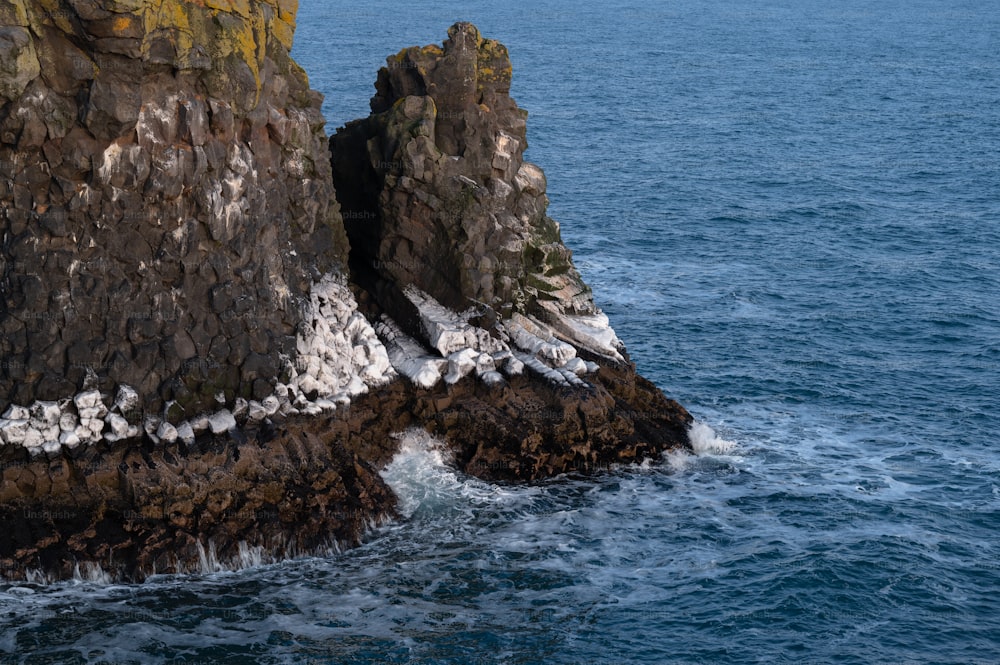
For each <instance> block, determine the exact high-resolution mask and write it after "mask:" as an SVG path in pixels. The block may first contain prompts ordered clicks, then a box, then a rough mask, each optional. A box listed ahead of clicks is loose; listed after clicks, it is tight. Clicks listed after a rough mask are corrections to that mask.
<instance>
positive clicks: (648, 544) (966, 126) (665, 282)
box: [0, 0, 1000, 665]
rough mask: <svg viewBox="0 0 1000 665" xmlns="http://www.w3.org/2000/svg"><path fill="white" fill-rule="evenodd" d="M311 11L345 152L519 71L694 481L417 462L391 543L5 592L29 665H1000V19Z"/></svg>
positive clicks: (612, 305) (437, 455)
mask: <svg viewBox="0 0 1000 665" xmlns="http://www.w3.org/2000/svg"><path fill="white" fill-rule="evenodd" d="M510 5H514V3H496V2H480V1H475V0H473V1H466V2H461V3H459V2H452V1H450V0H445V1H437V2H427V1H424V0H410V1H408V2H406V3H400V2H386V1H384V0H374V1H372V2H368V3H364V4H363V5H362V4H360V3H348V2H342V1H340V0H336V1H330V0H301V3H300V12H299V29H298V33H297V37H296V47H295V56H296V57H297V58H298V60H299V62H300V63H301V64H302V65H303V66H304V67H305V68H306V70H307V71H308V72H309V73H310V76H311V80H312V84H313V86H314V87H315V88H317V89H319V90H321V91H322V92H324V93H325V94H326V95H327V98H326V106H325V112H326V114H327V117H328V118H329V119H330V129H331V130H332V129H333V128H334V127H335V126H336V125H338V124H342V123H343V122H345V121H347V120H350V119H352V118H355V117H360V116H362V115H364V114H366V113H367V100H368V98H369V96H370V94H371V92H372V82H373V81H374V74H375V71H376V69H377V68H378V66H379V65H380V64H381V63H382V62H383V61H384V57H385V56H386V55H389V54H390V53H394V52H396V51H397V50H399V49H400V48H402V47H404V46H408V45H412V44H428V43H439V42H440V41H441V40H442V39H443V38H444V36H445V31H446V29H447V27H448V26H449V25H450V24H451V23H452V22H454V21H456V20H472V21H474V22H475V23H476V24H477V25H478V26H479V27H480V29H481V30H482V31H483V32H484V34H486V35H487V36H490V37H494V38H497V39H500V40H501V41H503V42H504V43H505V44H507V45H508V47H509V48H510V52H511V55H512V58H513V62H514V76H515V80H514V89H513V94H514V95H515V97H516V98H517V100H518V102H519V103H520V105H521V106H522V107H524V108H527V109H528V110H529V112H530V116H529V124H528V131H529V140H530V142H531V148H530V150H529V153H528V155H529V158H530V159H531V160H532V161H534V162H536V163H538V164H539V165H540V166H542V167H543V168H544V169H545V172H546V174H547V176H548V181H549V196H550V198H551V201H552V203H551V207H550V213H551V214H552V216H553V217H555V218H556V219H558V220H559V221H560V222H561V223H562V229H563V236H564V239H565V240H566V242H567V244H569V246H570V247H571V248H573V249H574V251H575V257H576V261H577V264H578V267H579V268H580V270H581V272H582V273H583V275H584V277H585V278H586V279H587V280H588V282H589V283H590V284H591V285H592V286H593V287H594V291H595V293H596V296H597V298H598V300H599V302H600V304H601V306H602V307H603V308H604V309H605V311H606V312H607V314H608V315H609V316H610V317H611V319H612V323H613V324H614V325H615V327H616V329H617V331H618V333H619V335H620V336H621V337H622V338H623V339H624V340H625V341H626V343H627V344H628V346H629V349H630V351H631V354H632V356H633V358H634V360H635V361H636V362H637V363H638V365H639V367H640V369H641V370H642V371H643V372H644V373H645V374H646V375H647V376H649V377H650V378H651V379H652V380H654V381H655V382H656V383H657V384H658V385H660V386H661V387H662V388H663V389H664V390H665V391H666V392H667V393H668V394H669V395H671V396H673V397H675V398H676V399H678V400H679V401H681V402H682V403H683V404H685V405H686V406H687V407H688V408H689V409H690V410H691V411H692V413H693V414H694V415H695V416H696V417H697V418H698V420H699V422H700V425H699V426H698V428H697V430H696V431H695V439H696V444H697V445H696V450H697V454H695V455H673V456H670V457H668V458H665V459H663V460H656V461H653V462H651V463H649V464H646V465H643V466H642V467H635V468H622V469H619V470H616V471H614V472H611V473H608V474H606V475H604V476H601V477H599V478H596V479H588V480H581V479H576V478H559V479H555V480H551V481H547V482H542V483H537V484H533V485H530V486H500V485H494V484H490V483H485V482H482V481H478V480H475V479H470V478H467V477H464V476H461V475H459V474H456V473H455V472H453V471H451V470H450V469H449V467H448V465H447V460H446V459H444V458H443V457H442V454H441V452H440V451H439V450H437V449H436V448H435V446H434V443H433V442H432V441H429V440H427V439H426V437H423V436H420V435H417V434H414V433H410V434H409V435H408V436H407V437H406V440H405V446H404V451H403V453H401V454H400V456H399V457H398V458H397V459H396V460H395V461H394V462H393V464H392V465H391V466H390V467H389V468H388V469H387V470H386V475H387V477H388V478H389V480H390V482H391V483H392V484H393V486H394V487H395V488H396V489H397V491H398V492H399V494H400V495H401V497H402V499H403V503H404V508H405V513H406V517H405V519H403V520H401V521H399V522H397V523H394V524H391V525H388V526H385V527H382V528H380V529H376V530H374V531H373V532H372V533H371V534H370V536H369V538H368V540H367V542H366V543H365V545H364V546H362V547H360V548H358V549H355V550H351V551H346V552H343V553H340V554H336V555H332V556H328V557H314V558H306V559H301V560H296V561H291V562H285V563H280V564H273V565H262V566H257V567H253V568H250V569H248V570H243V571H238V572H227V571H218V572H211V571H206V572H205V573H204V574H200V575H190V576H176V577H161V578H156V579H153V580H151V581H150V582H148V583H146V584H144V585H118V584H111V583H108V582H101V581H100V580H95V581H84V580H79V581H77V582H73V583H61V584H55V585H42V584H20V585H4V586H0V662H3V663H7V662H10V663H170V664H173V663H234V664H235V663H314V664H319V663H323V664H326V663H358V664H361V663H371V664H376V663H427V664H431V663H455V664H459V663H491V664H492V663H496V664H505V665H515V664H529V663H558V664H563V663H565V664H587V665H589V664H595V665H596V664H605V663H607V664H612V663H615V664H617V663H705V664H708V663H838V664H839V663H846V664H855V663H857V664H862V663H865V664H867V663H877V664H882V665H889V664H917V663H920V664H924V663H955V664H959V663H961V664H984V663H1000V450H998V444H997V432H998V431H1000V415H998V408H997V407H998V406H1000V2H997V1H996V0H978V1H977V2H971V1H967V0H953V1H947V0H937V1H930V0H907V1H905V2H904V1H903V0H884V1H883V2H878V3H875V2H868V1H862V0H844V1H842V2H837V3H829V2H819V1H818V0H763V1H753V0H675V1H673V2H669V3H666V2H664V3H654V2H639V1H638V0H603V1H602V2H595V1H593V0H576V1H574V2H568V1H567V0H536V1H535V2H532V3H530V4H527V3H524V4H518V5H517V6H510Z"/></svg>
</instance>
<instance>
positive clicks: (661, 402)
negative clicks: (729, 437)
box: [0, 362, 691, 581]
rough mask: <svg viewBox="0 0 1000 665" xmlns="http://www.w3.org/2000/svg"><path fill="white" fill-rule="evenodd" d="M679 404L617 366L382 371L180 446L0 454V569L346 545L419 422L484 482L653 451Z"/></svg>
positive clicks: (135, 443) (28, 576) (70, 570)
mask: <svg viewBox="0 0 1000 665" xmlns="http://www.w3.org/2000/svg"><path fill="white" fill-rule="evenodd" d="M690 423H691V417H690V415H689V414H688V413H687V412H686V411H685V410H684V408H683V407H681V406H680V405H678V404H677V403H676V402H673V401H671V400H668V399H666V398H665V397H663V395H662V393H661V392H660V391H659V390H658V389H657V388H656V387H655V386H653V385H652V384H650V383H649V382H647V381H646V380H645V379H643V378H642V377H640V376H638V375H637V374H636V373H635V370H634V367H632V366H631V365H630V364H628V363H613V364H612V363H607V362H604V364H601V367H600V370H599V371H598V372H597V373H596V374H595V375H594V376H592V377H591V385H590V386H589V387H587V388H577V387H565V386H557V385H553V384H552V383H551V382H549V381H547V380H545V379H544V378H541V377H537V376H531V375H525V376H522V377H517V378H516V379H514V380H512V381H510V382H509V383H507V384H504V385H502V386H490V385H487V384H485V383H484V382H482V381H478V380H476V379H475V378H473V377H468V378H466V379H464V380H462V381H460V382H458V383H456V384H454V385H447V384H444V383H442V384H439V385H438V386H436V387H434V388H432V389H422V388H419V387H416V386H414V385H413V384H411V383H408V382H404V381H396V382H393V383H392V384H390V385H388V386H385V387H384V388H382V389H379V390H377V391H373V392H371V393H369V394H367V395H364V396H362V397H360V398H359V399H357V400H356V401H355V402H354V403H352V404H351V405H350V406H349V407H346V408H345V409H343V410H342V411H340V412H337V413H333V414H329V415H326V416H292V417H290V418H289V419H287V420H285V421H284V422H280V423H277V424H272V423H270V422H268V423H266V424H265V425H264V426H261V427H258V428H256V429H254V430H248V431H241V430H236V429H234V430H232V431H230V432H228V433H226V434H224V435H211V434H206V435H203V436H201V437H199V438H198V439H197V440H196V442H195V443H194V444H193V445H185V444H184V443H183V442H182V441H180V440H178V441H175V442H173V443H170V444H166V443H161V444H159V445H155V444H153V443H152V442H151V441H149V440H123V441H118V442H114V443H109V442H104V443H100V444H95V445H92V446H87V447H81V448H78V449H76V450H75V451H73V453H72V454H60V455H57V456H53V457H52V458H49V457H48V456H46V455H40V456H36V457H34V458H32V457H30V456H29V455H28V454H27V452H26V451H25V449H23V448H15V447H9V446H8V447H5V448H2V449H0V470H2V474H0V478H2V480H0V523H2V524H4V537H3V538H0V577H2V578H5V579H8V580H54V579H69V578H73V577H82V578H92V579H103V580H116V581H141V580H143V579H144V578H146V577H148V576H149V575H152V574H162V573H184V572H198V571H205V570H211V569H212V567H213V566H216V565H222V566H225V567H229V568H239V567H243V566H246V565H252V564H254V563H260V562H266V561H272V560H279V559H284V558H289V557H294V556H298V555H304V554H317V553H324V552H330V551H335V550H339V549H342V548H344V547H348V546H351V545H356V544H358V543H359V542H360V541H361V539H362V538H363V537H364V535H365V534H366V533H367V532H368V531H369V530H370V529H371V527H373V526H374V525H377V524H379V523H382V522H385V521H386V520H390V519H393V518H395V517H397V513H396V498H395V496H394V495H393V492H392V490H391V489H390V488H389V487H388V485H386V483H385V481H384V480H383V479H382V477H381V476H380V475H379V470H380V469H381V468H382V467H384V466H385V465H386V464H387V463H388V462H389V461H390V460H391V459H392V457H393V455H394V454H395V453H396V451H397V450H398V447H399V442H400V437H399V436H398V433H399V432H403V431H405V430H407V429H409V428H412V427H419V426H424V427H425V428H426V429H427V431H429V432H430V433H431V434H433V435H434V436H435V437H437V438H439V439H440V440H441V441H443V442H444V445H445V446H446V448H447V450H448V451H449V452H450V456H451V458H452V459H453V461H454V464H455V465H456V467H457V468H458V469H459V470H461V471H463V472H465V473H467V474H469V475H472V476H476V477H478V478H482V479H487V480H494V481H500V482H504V481H532V480H537V479H540V478H546V477H551V476H556V475H559V474H590V473H595V472H600V471H605V470H607V469H609V468H611V467H612V466H613V465H616V464H629V463H637V462H642V461H643V460H645V459H657V458H659V456H660V455H661V454H662V453H663V452H665V451H667V450H671V449H674V448H677V447H678V446H683V445H685V444H686V441H687V428H688V427H689V425H690Z"/></svg>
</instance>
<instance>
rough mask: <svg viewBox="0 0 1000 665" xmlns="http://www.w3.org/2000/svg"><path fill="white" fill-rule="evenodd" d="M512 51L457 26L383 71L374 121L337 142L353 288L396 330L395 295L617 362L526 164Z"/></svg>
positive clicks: (541, 180)
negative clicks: (525, 322)
mask: <svg viewBox="0 0 1000 665" xmlns="http://www.w3.org/2000/svg"><path fill="white" fill-rule="evenodd" d="M510 81H511V63H510V59H509V57H508V55H507V49H506V48H504V46H503V45H502V44H500V43H498V42H496V41H493V40H490V39H483V38H482V37H481V36H480V34H479V31H478V30H477V29H476V28H475V26H473V25H471V24H468V23H459V24H456V25H455V26H453V27H452V28H451V29H450V30H449V31H448V39H447V41H445V43H444V46H443V48H442V47H438V46H426V47H423V48H417V47H413V48H408V49H404V50H403V51H401V52H400V53H398V54H397V55H395V56H393V57H390V58H389V59H388V64H387V66H386V67H385V68H383V69H382V70H381V71H379V74H378V81H377V83H376V89H377V93H376V95H375V97H374V98H373V99H372V102H371V107H372V115H371V116H370V117H369V118H367V119H365V120H360V121H356V122H353V123H350V124H348V125H347V127H345V128H344V129H342V130H340V131H339V132H338V133H337V134H336V136H334V137H333V139H332V141H331V148H332V151H333V156H334V181H335V183H336V186H337V192H338V197H339V199H340V202H341V204H342V207H343V216H344V220H345V226H346V228H347V233H348V235H349V237H350V240H351V247H352V254H351V257H352V268H353V269H354V271H355V277H356V279H358V281H359V282H360V283H362V284H367V285H368V286H369V288H371V289H372V290H373V292H374V293H375V294H376V297H377V298H378V300H379V303H380V304H381V305H382V306H383V307H384V308H385V310H386V311H387V312H388V313H389V315H390V316H392V317H393V318H395V319H397V320H401V321H406V320H407V319H408V317H407V313H408V309H409V308H408V306H407V305H408V304H407V303H406V300H407V299H405V298H400V297H399V293H398V291H399V286H400V285H415V286H417V287H418V288H420V289H421V290H423V291H425V292H426V293H428V294H430V295H431V296H432V297H433V298H435V299H436V300H437V301H438V302H440V303H441V304H442V305H444V306H446V307H449V308H452V309H455V310H462V309H465V308H467V307H469V306H470V305H478V306H480V307H481V308H482V311H481V314H480V316H479V317H478V319H479V320H481V321H482V322H483V325H484V326H486V327H489V326H490V325H491V324H492V323H493V322H494V321H496V320H498V319H502V320H505V321H510V320H514V319H516V318H517V315H525V316H529V317H532V318H537V319H539V320H540V321H541V322H542V323H544V324H546V325H548V326H551V327H553V328H555V330H556V332H557V333H558V334H559V335H560V336H561V337H565V338H567V339H569V340H571V341H574V342H578V343H580V344H581V345H583V346H585V347H587V348H589V349H591V350H593V351H595V352H598V353H601V354H602V355H606V356H608V357H610V358H613V359H616V360H620V359H621V356H620V355H619V353H618V347H619V346H620V344H619V343H618V342H617V340H616V339H614V337H613V334H612V333H611V332H610V328H609V327H608V325H607V319H606V318H604V317H603V315H602V314H601V313H600V311H599V310H598V309H597V307H596V306H595V305H594V300H593V297H592V295H591V292H590V289H589V287H587V285H586V284H584V283H583V280H582V279H581V278H580V274H579V273H578V272H577V270H576V268H575V267H574V266H573V262H572V260H571V253H570V251H569V250H568V249H567V248H566V247H565V245H563V243H562V240H561V239H560V236H559V224H558V223H557V222H556V221H555V220H553V219H551V218H550V217H548V216H547V215H546V207H547V205H548V198H547V197H546V196H545V188H546V182H545V176H544V174H543V173H542V170H541V169H540V168H539V167H538V166H536V165H534V164H531V163H529V162H526V161H525V160H524V157H523V155H524V151H525V149H526V148H527V147H528V141H527V134H526V118H527V113H525V112H524V111H522V110H521V109H519V108H518V107H517V104H515V103H514V100H513V99H511V97H510V94H509V93H510Z"/></svg>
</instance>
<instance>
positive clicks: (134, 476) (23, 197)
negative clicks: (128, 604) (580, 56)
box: [0, 0, 690, 579]
mask: <svg viewBox="0 0 1000 665" xmlns="http://www.w3.org/2000/svg"><path fill="white" fill-rule="evenodd" d="M296 5H297V3H296V2H294V1H287V0H232V1H229V0H205V1H204V2H197V3H196V2H172V1H170V0H164V2H158V3H148V2H131V1H125V0H118V1H115V0H87V1H84V0H71V1H69V2H61V3H60V2H56V1H55V0H51V1H43V0H38V1H35V2H24V1H22V0H16V1H13V2H12V1H11V0H0V71H2V72H3V79H2V85H0V214H2V218H0V224H2V229H0V230H2V245H0V287H2V293H0V295H2V298H0V330H2V332H3V334H2V336H0V358H2V363H0V413H2V417H0V474H2V475H0V519H2V521H3V524H4V525H5V529H4V533H3V534H2V535H0V575H2V576H3V577H8V578H25V577H26V576H29V575H35V574H40V575H44V576H48V577H68V576H71V575H86V574H101V575H105V574H108V575H111V576H113V577H118V578H124V579H141V578H143V577H145V576H147V575H149V574H152V573H154V572H178V571H185V570H198V569H204V568H205V567H206V565H207V564H208V563H209V562H211V561H225V562H229V563H234V564H240V563H241V562H242V563H248V562H251V561H260V560H266V559H273V558H280V557H286V556H293V555H296V554H300V553H305V552H316V551H323V550H328V549H333V548H337V547H340V546H343V545H345V544H351V543H355V542H357V541H358V539H359V538H360V537H361V536H362V535H363V534H364V533H365V530H366V529H368V528H369V527H370V526H371V525H372V524H374V523H377V522H379V521H382V520H385V519H391V518H393V517H394V516H395V499H394V497H393V495H392V492H391V490H390V489H389V488H388V487H387V486H386V484H385V483H384V482H383V480H382V478H381V476H380V475H379V473H378V471H379V469H380V468H381V467H382V466H383V465H384V464H385V463H386V462H387V461H388V460H389V459H391V457H392V455H393V454H394V452H395V451H396V448H397V445H398V437H397V436H395V435H397V434H398V433H400V432H402V431H405V430H406V429H408V428H412V427H418V428H422V429H425V430H427V431H429V432H431V433H432V434H434V435H435V436H436V437H437V438H438V439H439V440H440V441H441V442H442V445H444V446H446V447H447V448H448V449H449V450H450V452H451V455H452V457H453V460H454V463H455V465H456V466H457V467H458V468H460V469H461V470H463V471H464V472H466V473H469V474H473V475H476V476H479V477H482V478H488V479H495V480H502V481H523V480H532V479H537V478H541V477H546V476H552V475H556V474H560V473H573V472H581V473H589V472H593V471H596V470H599V469H603V468H607V467H608V466H609V465H611V464H616V463H629V462H638V461H642V460H643V459H645V458H652V457H656V456H657V455H659V454H660V453H662V452H663V451H665V450H667V449H670V448H674V447H679V446H687V445H689V444H688V439H687V427H688V425H689V424H690V416H689V415H688V414H687V412H686V411H684V409H683V407H681V406H679V405H678V404H676V403H675V402H673V401H671V400H668V399H667V398H666V397H664V396H663V395H662V393H661V392H660V391H659V390H658V389H657V388H656V387H655V386H653V385H652V384H651V383H649V382H648V381H646V380H645V379H643V378H642V377H641V376H639V375H638V374H637V373H636V371H635V367H634V365H633V364H632V363H631V362H630V361H629V358H628V353H627V351H626V349H625V347H624V345H623V344H622V343H621V341H620V340H618V338H617V336H616V335H615V333H614V331H613V329H612V328H611V326H610V324H609V322H608V320H607V317H605V316H604V315H603V314H602V313H601V312H600V310H599V308H598V307H597V306H596V304H595V303H594V300H593V297H592V294H591V292H590V289H589V288H588V287H587V286H586V284H584V282H583V280H582V278H581V276H580V274H579V273H578V272H577V270H576V268H575V267H574V266H573V261H572V255H571V253H570V251H569V250H568V249H567V248H566V247H565V246H564V245H563V243H562V241H561V239H560V234H559V226H558V223H556V222H555V221H554V220H552V219H551V218H549V217H548V215H547V213H546V206H547V203H548V201H547V198H546V196H545V188H546V183H545V177H544V175H543V173H542V170H541V169H540V168H539V167H538V166H536V165H533V164H530V163H528V162H526V161H525V160H524V159H523V153H524V150H525V148H526V147H527V124H526V113H525V112H524V111H522V110H520V109H519V108H518V107H517V105H516V103H515V102H514V101H513V100H512V99H511V98H510V96H509V90H510V79H511V76H512V67H511V63H510V59H509V57H508V55H507V51H506V49H505V48H504V47H503V46H502V45H501V44H500V43H498V42H496V41H493V40H489V39H484V38H483V37H482V36H481V35H480V34H479V32H478V31H477V30H476V29H475V27H474V26H472V25H470V24H456V25H455V26H453V27H452V28H451V29H450V30H449V31H448V38H447V40H446V41H445V42H444V43H443V45H442V46H427V47H413V48H408V49H405V50H404V51H401V52H400V53H398V54H396V55H394V56H390V57H389V58H388V59H387V64H386V67H384V68H383V69H382V70H380V71H379V72H378V75H377V83H376V90H377V92H376V95H375V97H374V98H373V99H372V115H371V116H370V117H368V118H365V119H361V120H358V121H355V122H353V123H349V124H348V125H347V126H346V127H344V128H342V129H341V130H339V131H338V132H337V133H336V134H335V135H334V136H333V137H332V138H330V139H328V138H327V136H326V134H325V132H324V120H323V117H322V115H321V113H320V110H319V109H320V103H321V96H320V95H319V94H318V93H316V92H314V91H312V90H311V89H310V88H309V83H308V79H307V77H306V74H305V73H304V72H303V71H302V70H301V68H299V67H298V66H297V65H296V64H295V62H294V61H293V60H292V59H291V57H290V56H289V49H290V47H291V44H292V38H293V33H294V22H295V10H296ZM38 571H40V572H38Z"/></svg>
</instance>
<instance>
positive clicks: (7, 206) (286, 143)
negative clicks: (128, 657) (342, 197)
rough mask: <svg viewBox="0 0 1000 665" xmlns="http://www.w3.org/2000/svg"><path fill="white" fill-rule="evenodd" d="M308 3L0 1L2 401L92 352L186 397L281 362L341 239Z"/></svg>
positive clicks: (73, 373) (342, 245) (39, 395)
mask: <svg viewBox="0 0 1000 665" xmlns="http://www.w3.org/2000/svg"><path fill="white" fill-rule="evenodd" d="M294 6H295V3H293V2H286V1H285V0H280V1H279V0H250V1H241V2H230V1H229V0H217V1H213V2H208V3H204V2H197V3H196V2H180V1H167V2H162V3H160V2H156V3H144V2H124V3H123V2H112V1H111V0H98V1H96V2H77V1H73V2H69V3H66V2H63V3H56V2H50V1H47V0H46V1H37V2H27V1H26V0H0V237H3V242H2V243H0V286H2V288H0V357H2V358H3V363H2V365H0V412H2V411H3V410H4V409H6V407H7V405H8V404H11V403H13V404H20V405H28V404H30V403H32V402H33V401H34V400H37V399H43V400H55V399H63V398H66V397H71V396H72V395H73V394H74V393H75V392H76V391H77V390H78V389H79V388H80V387H81V382H82V381H83V379H84V377H85V375H86V374H87V371H88V370H91V371H93V372H94V373H95V374H96V375H97V377H98V379H99V382H100V383H99V387H100V388H101V389H102V390H104V391H105V392H113V391H114V389H115V386H116V385H117V384H121V383H125V384H128V385H131V386H134V387H136V388H137V389H138V390H139V393H140V395H141V396H142V398H143V402H144V404H145V408H147V409H149V410H150V411H151V412H154V413H158V412H159V410H160V408H161V406H162V404H163V403H164V402H166V401H169V400H176V401H177V402H178V404H179V405H180V406H181V407H182V408H184V409H186V411H187V413H188V414H189V415H192V414H194V413H196V412H197V411H199V410H204V409H210V408H215V406H216V405H215V395H216V394H218V393H219V392H222V393H224V394H225V396H226V398H227V400H228V401H229V402H230V403H231V402H232V400H233V399H234V398H235V397H236V396H243V397H245V398H249V397H251V396H254V395H255V396H257V397H262V396H263V395H264V394H266V391H269V389H270V386H272V385H273V383H274V380H275V379H276V378H278V377H279V376H280V375H281V373H282V372H283V371H284V369H285V365H284V363H282V362H281V360H280V355H279V354H282V353H284V354H289V352H290V351H292V350H293V349H294V342H295V337H294V335H295V329H296V326H297V325H298V323H299V318H300V311H299V310H300V305H301V301H302V299H303V298H304V296H305V295H306V294H307V293H308V290H309V287H310V285H311V284H312V283H313V281H314V280H315V279H316V278H318V276H319V275H321V274H324V273H327V272H330V271H331V270H333V269H334V268H335V267H336V266H337V265H338V264H340V263H342V262H343V261H344V260H345V258H346V240H345V238H344V234H343V227H342V224H341V220H340V217H339V214H338V211H337V205H336V201H335V199H334V198H333V186H332V183H331V181H330V167H329V159H328V156H327V155H328V153H327V145H326V137H325V135H324V133H323V130H322V126H323V123H324V120H323V117H322V115H321V113H320V110H319V109H320V96H319V95H318V94H317V93H315V92H313V91H311V90H310V89H309V84H308V80H307V78H306V75H305V73H304V72H303V71H302V70H301V69H300V68H299V67H298V65H296V64H295V62H294V61H292V59H291V58H290V56H289V54H288V50H289V48H290V47H291V35H292V29H293V26H294ZM250 346H254V347H256V348H257V350H258V351H257V352H258V357H257V362H256V363H254V364H253V365H248V364H246V362H245V361H246V359H247V356H248V351H247V349H248V348H249V347H250Z"/></svg>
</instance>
